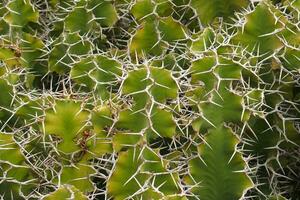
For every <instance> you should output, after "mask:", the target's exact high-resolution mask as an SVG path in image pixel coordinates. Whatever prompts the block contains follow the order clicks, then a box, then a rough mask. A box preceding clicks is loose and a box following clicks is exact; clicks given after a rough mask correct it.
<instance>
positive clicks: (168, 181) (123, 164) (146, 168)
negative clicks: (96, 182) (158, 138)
mask: <svg viewBox="0 0 300 200" xmlns="http://www.w3.org/2000/svg"><path fill="white" fill-rule="evenodd" d="M162 163H163V162H162V160H161V158H159V157H158V155H157V153H156V152H154V151H153V150H152V149H150V148H149V147H144V148H142V149H140V148H130V149H129V150H128V151H125V152H120V153H119V158H118V160H117V163H116V164H115V166H114V168H113V172H112V174H111V175H110V178H109V179H108V182H107V191H108V194H109V195H110V196H111V197H113V198H114V199H116V200H121V199H126V198H138V199H140V198H142V199H145V198H146V197H148V198H149V193H151V194H152V195H154V194H155V193H153V191H155V189H154V188H153V187H155V188H156V190H158V191H159V192H161V193H162V194H163V195H166V196H167V195H171V194H176V193H178V192H179V191H178V190H179V189H178V188H177V185H176V184H175V182H174V181H173V178H174V179H176V175H174V177H173V178H172V176H173V175H172V174H171V173H170V172H168V171H166V169H165V167H164V166H163V165H162ZM159 172H163V173H159ZM162 194H160V195H162ZM160 195H158V194H156V195H155V196H156V198H157V199H160V198H158V197H159V196H160ZM150 197H151V196H150ZM148 198H146V199H148ZM152 198H153V196H152Z"/></svg>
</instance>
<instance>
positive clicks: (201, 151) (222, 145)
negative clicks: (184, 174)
mask: <svg viewBox="0 0 300 200" xmlns="http://www.w3.org/2000/svg"><path fill="white" fill-rule="evenodd" d="M204 139H205V143H202V144H200V145H199V147H198V157H196V158H194V159H192V160H191V161H190V162H189V172H190V176H191V177H192V178H191V177H189V178H187V179H188V182H189V184H192V185H194V184H195V185H194V187H193V188H192V189H191V192H192V193H193V194H194V195H197V196H198V197H199V198H201V199H202V200H220V199H223V200H238V199H240V198H241V197H242V196H243V194H244V192H245V191H246V190H247V189H249V188H250V187H252V182H251V180H250V178H249V177H248V176H247V175H246V173H245V172H243V171H244V170H245V166H246V165H245V161H244V160H243V158H242V155H241V153H239V152H237V151H236V145H237V144H238V143H239V140H238V138H237V137H236V136H234V134H233V133H232V131H231V130H230V129H227V128H223V127H222V126H220V127H218V128H217V129H213V130H211V131H210V132H209V133H208V134H207V135H206V136H205V138H204Z"/></svg>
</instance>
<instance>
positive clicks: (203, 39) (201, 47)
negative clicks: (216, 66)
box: [191, 27, 215, 53]
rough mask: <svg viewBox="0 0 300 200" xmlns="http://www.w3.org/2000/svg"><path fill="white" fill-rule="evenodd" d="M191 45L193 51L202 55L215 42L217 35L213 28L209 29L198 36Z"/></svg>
mask: <svg viewBox="0 0 300 200" xmlns="http://www.w3.org/2000/svg"><path fill="white" fill-rule="evenodd" d="M195 37H196V38H195V39H193V41H192V44H191V51H192V52H194V53H200V52H204V51H207V50H208V49H209V48H210V47H211V45H212V44H213V42H214V40H215V33H214V31H213V29H212V28H210V27H207V28H205V29H204V30H203V32H202V33H201V34H200V35H198V34H197V35H196V36H195Z"/></svg>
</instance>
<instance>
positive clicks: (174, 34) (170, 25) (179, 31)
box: [158, 17, 185, 42]
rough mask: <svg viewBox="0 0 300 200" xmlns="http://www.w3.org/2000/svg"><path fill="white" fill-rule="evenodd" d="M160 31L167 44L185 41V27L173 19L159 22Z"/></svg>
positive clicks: (169, 18)
mask: <svg viewBox="0 0 300 200" xmlns="http://www.w3.org/2000/svg"><path fill="white" fill-rule="evenodd" d="M158 30H159V31H160V32H161V33H160V34H161V38H162V39H163V40H165V41H167V42H174V41H176V40H183V39H185V30H184V27H183V26H182V25H181V24H180V23H179V22H176V21H175V20H174V19H173V18H172V17H167V18H164V19H161V20H159V24H158Z"/></svg>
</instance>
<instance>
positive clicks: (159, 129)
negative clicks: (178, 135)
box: [148, 108, 176, 138]
mask: <svg viewBox="0 0 300 200" xmlns="http://www.w3.org/2000/svg"><path fill="white" fill-rule="evenodd" d="M150 120H151V121H150V122H149V123H151V125H152V126H151V130H149V131H150V133H151V135H149V136H148V137H149V138H155V137H170V138H171V137H172V136H174V135H175V129H176V123H175V121H174V119H173V116H172V113H171V112H169V111H167V110H162V109H158V108H154V109H153V111H152V113H151V118H150Z"/></svg>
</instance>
